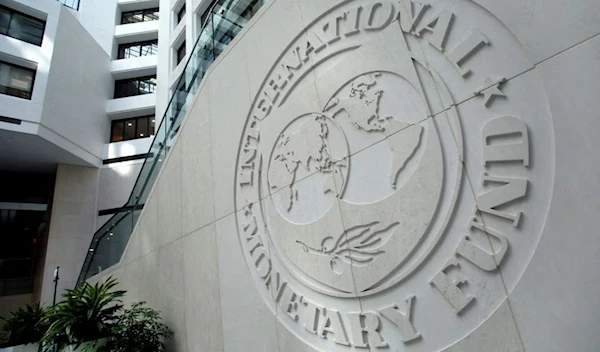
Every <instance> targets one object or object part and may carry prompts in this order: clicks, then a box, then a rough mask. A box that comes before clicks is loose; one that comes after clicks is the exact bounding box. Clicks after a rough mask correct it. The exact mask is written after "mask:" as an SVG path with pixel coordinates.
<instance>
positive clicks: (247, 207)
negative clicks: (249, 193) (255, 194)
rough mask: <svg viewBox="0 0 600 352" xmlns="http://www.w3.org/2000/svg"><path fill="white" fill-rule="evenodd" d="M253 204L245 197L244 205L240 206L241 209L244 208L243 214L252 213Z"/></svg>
mask: <svg viewBox="0 0 600 352" xmlns="http://www.w3.org/2000/svg"><path fill="white" fill-rule="evenodd" d="M253 205H254V203H252V202H250V201H249V200H247V199H246V205H244V206H243V207H242V210H244V215H245V216H248V215H251V214H252V206H253Z"/></svg>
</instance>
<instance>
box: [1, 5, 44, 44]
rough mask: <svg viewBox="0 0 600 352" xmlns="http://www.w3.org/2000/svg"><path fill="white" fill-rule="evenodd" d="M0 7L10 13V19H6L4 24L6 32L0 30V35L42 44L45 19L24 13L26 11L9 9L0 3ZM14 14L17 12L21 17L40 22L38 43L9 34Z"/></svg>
mask: <svg viewBox="0 0 600 352" xmlns="http://www.w3.org/2000/svg"><path fill="white" fill-rule="evenodd" d="M0 9H4V10H6V11H7V12H9V14H10V19H9V20H8V25H7V26H6V33H2V32H0V35H4V36H7V37H10V38H13V39H16V40H19V41H22V42H25V43H29V44H31V45H35V46H40V47H41V46H42V43H43V42H44V34H46V21H45V20H42V19H39V18H37V17H34V16H31V15H28V14H26V13H23V12H20V11H17V10H15V9H11V8H10V7H6V6H4V5H0ZM15 14H17V15H19V16H23V17H25V18H27V19H30V20H34V21H36V22H39V23H41V24H42V34H41V36H40V41H39V44H38V43H37V42H35V43H32V42H30V41H27V40H23V39H21V38H17V37H14V36H12V35H9V33H10V25H11V24H12V23H13V18H14V16H15Z"/></svg>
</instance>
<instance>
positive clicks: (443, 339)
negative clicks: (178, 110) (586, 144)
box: [235, 0, 554, 351]
mask: <svg viewBox="0 0 600 352" xmlns="http://www.w3.org/2000/svg"><path fill="white" fill-rule="evenodd" d="M463 14H466V15H465V16H463ZM303 33H305V35H304V34H303V35H300V36H298V37H297V38H296V39H295V40H294V41H293V42H292V43H290V44H289V45H288V47H287V48H285V49H284V50H283V54H282V55H281V56H280V58H279V59H278V60H277V61H276V62H275V63H274V65H273V67H272V69H271V71H270V73H269V75H268V76H267V77H266V78H265V80H264V82H263V84H262V86H261V87H260V90H259V92H258V94H257V95H256V97H255V100H254V102H253V105H252V107H251V108H250V112H249V114H248V118H247V121H246V126H245V130H244V134H243V136H242V138H241V144H240V147H239V153H238V160H237V166H236V183H235V189H236V191H235V203H236V207H237V208H238V209H242V211H240V212H238V214H237V217H236V220H237V224H238V231H239V237H240V244H241V247H242V251H243V253H244V255H245V257H246V261H247V263H248V267H249V270H250V273H251V275H252V276H253V278H254V279H255V280H256V283H257V288H258V290H259V291H260V292H261V294H262V296H263V297H264V299H265V302H266V304H267V305H268V306H269V307H270V308H271V310H272V311H273V313H274V314H276V315H277V317H278V319H279V320H280V321H281V323H282V324H284V325H285V326H286V327H287V328H288V329H290V331H292V332H293V333H294V334H296V335H297V336H298V337H299V338H301V339H302V340H304V341H305V342H306V343H308V344H309V345H311V346H313V347H314V348H316V349H318V350H322V351H353V350H361V351H364V350H365V348H370V349H371V350H379V349H381V350H390V351H403V350H415V351H437V350H441V349H443V348H445V347H448V346H449V345H451V344H453V343H455V342H457V341H458V340H460V339H461V338H463V337H464V336H466V335H467V334H469V333H470V332H472V331H473V330H474V329H475V328H476V327H477V326H479V325H480V324H481V323H482V321H484V320H485V319H487V318H488V317H489V316H490V315H491V314H492V313H493V312H494V311H495V310H496V309H497V308H498V307H499V305H500V304H502V302H503V301H504V300H506V298H507V297H508V295H509V293H510V291H511V290H512V289H513V288H514V286H515V285H516V283H517V282H518V279H519V278H520V276H521V274H522V272H523V270H524V269H525V267H526V266H527V264H528V262H529V260H530V258H531V255H532V254H533V251H534V250H535V247H536V245H537V242H538V240H539V236H540V234H541V228H542V227H543V223H544V221H545V216H546V211H547V208H548V204H549V194H548V193H549V192H543V191H542V189H543V188H539V189H538V187H537V185H539V186H540V187H551V185H552V182H553V172H554V171H553V163H552V161H551V160H549V159H548V158H544V159H543V160H541V162H540V163H538V164H535V165H533V163H532V162H530V160H531V159H532V157H533V154H534V152H535V149H533V148H532V146H531V145H532V143H533V142H535V143H536V144H537V143H539V144H540V145H543V146H544V147H545V148H548V153H549V155H553V143H554V139H553V134H552V129H551V127H550V126H551V123H550V118H549V116H548V114H547V112H545V111H541V112H535V113H532V111H531V109H530V108H528V103H531V101H532V100H531V99H538V100H539V96H540V93H539V92H541V88H540V86H539V84H538V83H537V81H536V79H535V77H529V76H527V77H519V78H512V79H511V77H512V76H511V72H513V71H514V70H516V66H519V67H520V66H521V65H526V64H527V59H526V57H525V56H524V54H523V53H522V52H521V50H520V46H519V44H518V42H517V41H516V39H515V38H514V37H513V36H512V35H511V34H510V32H509V31H507V30H506V28H505V27H504V26H502V25H501V24H500V23H498V21H497V19H495V18H493V17H492V16H490V14H489V13H488V12H487V11H485V9H482V8H480V7H478V6H477V5H475V4H473V3H472V2H462V3H460V4H459V5H456V4H455V5H453V6H450V5H449V4H448V2H445V1H432V2H430V3H427V4H426V3H421V2H418V1H410V0H402V1H379V2H372V1H345V2H343V3H342V4H340V5H338V6H336V7H335V8H333V9H332V10H330V11H329V12H327V13H325V14H323V15H322V16H320V17H319V18H317V19H316V20H314V21H313V22H312V23H311V24H310V25H308V26H307V27H306V28H305V31H304V32H303ZM494 43H497V44H494ZM503 57H511V58H514V63H511V62H508V63H507V62H506V60H504V59H502V58H503ZM515 72H516V71H515ZM482 83H483V86H482ZM518 84H522V85H524V86H525V87H527V89H525V90H519V89H515V90H512V91H513V92H519V95H518V96H516V95H511V94H510V90H509V89H508V88H509V87H510V86H515V87H516V85H518ZM542 96H543V95H542ZM536 131H539V132H536ZM532 183H536V187H533V190H532V189H531V187H530V185H531V184H532ZM528 212H530V214H532V217H531V218H530V217H528V216H525V215H524V214H527V213H528ZM534 216H535V217H534ZM508 253H511V255H508ZM434 337H435V338H434Z"/></svg>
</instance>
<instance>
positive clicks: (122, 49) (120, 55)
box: [117, 39, 158, 60]
mask: <svg viewBox="0 0 600 352" xmlns="http://www.w3.org/2000/svg"><path fill="white" fill-rule="evenodd" d="M154 44H155V45H156V51H155V52H154V53H153V54H152V55H142V52H143V46H144V45H154ZM135 46H137V47H139V49H140V55H139V56H129V57H125V50H126V49H129V48H133V47H135ZM156 55H158V39H155V40H145V41H141V42H133V43H125V44H119V47H118V49H117V60H123V59H131V58H137V57H145V56H156Z"/></svg>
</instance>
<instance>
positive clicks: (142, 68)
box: [110, 55, 158, 80]
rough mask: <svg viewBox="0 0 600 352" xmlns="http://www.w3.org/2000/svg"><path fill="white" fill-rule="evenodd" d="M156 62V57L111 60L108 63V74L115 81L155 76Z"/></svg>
mask: <svg viewBox="0 0 600 352" xmlns="http://www.w3.org/2000/svg"><path fill="white" fill-rule="evenodd" d="M157 62H158V57H157V56H156V55H154V56H142V57H134V58H130V59H120V60H113V61H112V62H111V63H110V72H111V73H112V76H113V78H114V79H116V80H119V79H127V78H133V77H141V76H152V75H156V65H157Z"/></svg>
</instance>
